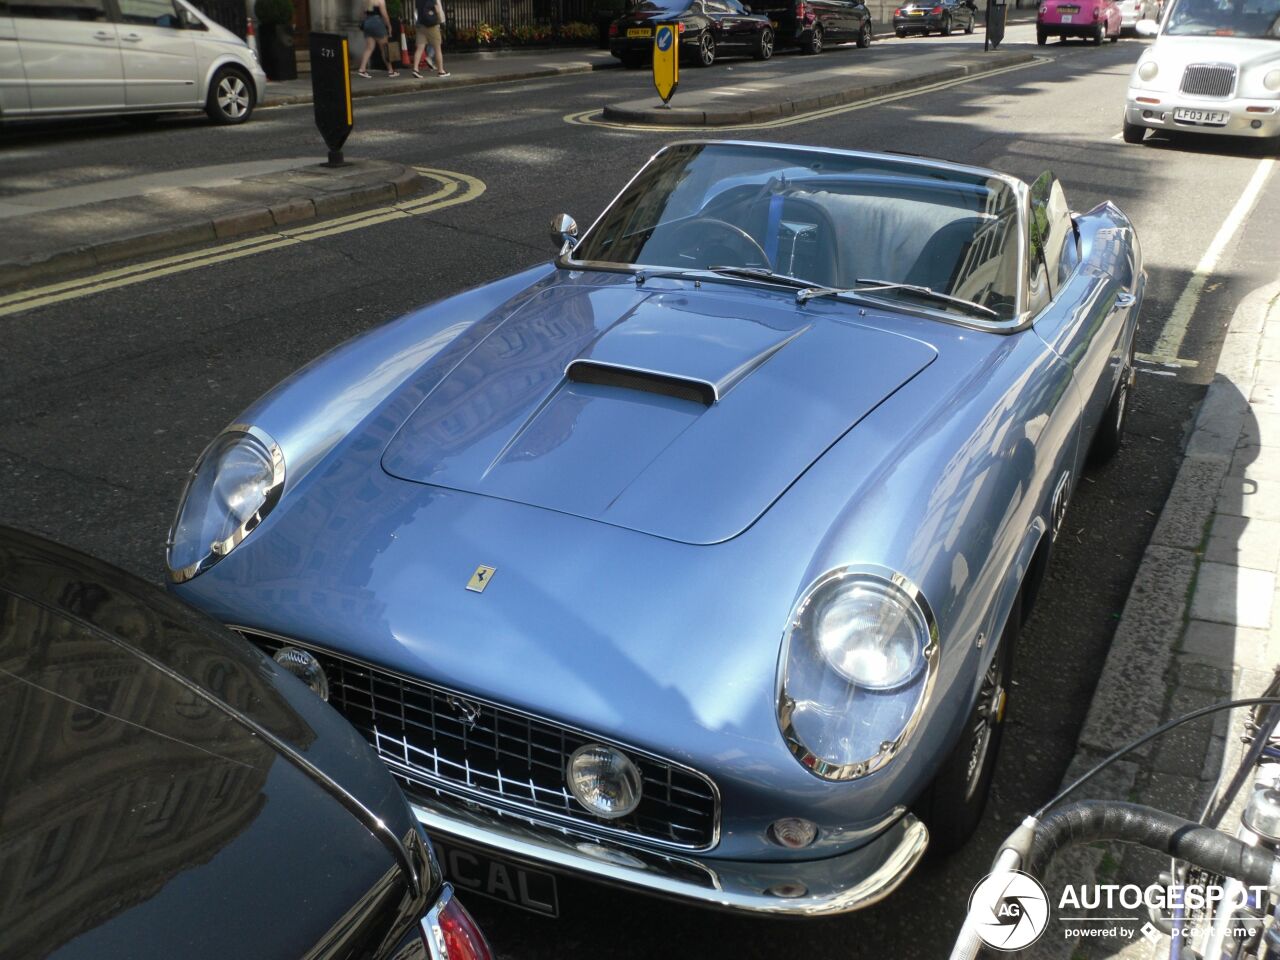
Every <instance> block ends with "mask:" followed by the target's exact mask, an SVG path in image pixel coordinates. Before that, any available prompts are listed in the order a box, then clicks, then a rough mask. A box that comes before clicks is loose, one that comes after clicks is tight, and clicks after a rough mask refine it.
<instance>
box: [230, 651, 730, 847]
mask: <svg viewBox="0 0 1280 960" xmlns="http://www.w3.org/2000/svg"><path fill="white" fill-rule="evenodd" d="M239 632H240V633H241V634H242V635H243V636H244V637H245V638H246V639H248V640H249V641H251V642H252V643H254V644H255V645H257V646H259V647H261V648H263V649H264V650H266V651H267V652H268V653H274V652H275V651H276V650H278V649H279V648H280V647H282V646H284V645H285V641H283V640H280V639H278V638H275V637H269V636H264V635H262V634H258V633H254V632H252V631H249V630H243V629H242V630H240V631H239ZM289 642H290V643H293V641H289ZM298 645H299V646H307V649H309V650H311V652H312V653H314V654H315V656H316V658H317V659H318V660H319V661H320V664H321V666H322V667H324V671H325V674H326V675H327V677H328V680H329V704H330V706H332V707H334V708H335V709H336V710H337V711H338V712H339V713H341V714H342V715H343V716H344V717H346V719H347V720H348V722H350V723H351V725H352V726H354V727H355V728H356V729H357V730H358V731H360V733H361V734H362V735H363V736H364V737H365V738H366V739H367V740H368V741H369V743H370V744H372V745H373V747H374V748H375V749H376V750H377V751H378V754H379V755H380V756H381V757H382V759H383V761H384V762H386V764H387V766H388V767H389V768H390V769H391V772H392V773H393V774H395V776H396V778H397V779H398V780H399V781H400V782H401V783H402V785H404V786H405V788H406V792H407V793H409V794H410V795H411V796H412V794H413V792H414V791H415V789H418V788H425V789H429V790H431V792H432V793H433V794H436V793H437V792H438V791H441V790H443V791H444V792H446V793H449V794H451V795H455V796H457V795H461V796H464V797H466V798H467V799H469V800H479V801H481V802H483V801H485V800H489V801H492V802H493V803H494V804H496V805H498V806H500V807H511V806H514V807H517V808H521V809H524V810H527V811H534V812H536V813H538V814H541V815H543V818H544V819H551V820H555V821H558V822H560V823H566V822H568V823H575V824H581V825H586V826H589V827H590V831H591V832H592V833H596V834H605V835H610V836H623V837H626V836H630V837H641V838H643V839H645V840H648V841H650V842H652V843H656V844H660V845H663V846H670V847H678V848H681V849H687V850H706V849H709V848H710V847H712V846H714V845H715V843H716V840H717V833H718V829H717V828H718V823H719V814H720V812H719V801H718V795H717V792H716V789H715V787H714V785H713V784H712V783H711V781H710V780H708V779H707V778H706V777H704V776H703V775H701V774H699V773H695V772H694V771H692V770H690V769H688V768H687V767H682V766H677V765H676V764H673V763H671V762H669V761H666V760H662V759H659V758H658V757H654V756H651V755H649V754H645V753H641V752H640V751H637V750H634V749H632V748H630V747H626V746H624V745H622V744H615V745H616V746H618V747H619V748H620V749H622V750H623V751H624V752H626V754H627V755H628V756H629V757H630V758H631V760H632V761H633V762H634V763H635V764H636V766H637V767H638V768H639V770H640V774H641V778H642V781H643V790H642V793H641V800H640V805H639V806H638V807H637V808H636V810H635V812H633V813H631V814H629V815H628V816H626V817H620V818H617V819H612V820H604V819H602V818H599V817H596V816H594V815H592V814H591V813H589V812H588V811H587V810H586V809H585V808H583V807H582V806H581V804H579V803H578V801H577V800H576V799H575V798H574V796H573V794H571V793H570V792H569V790H568V788H567V787H566V786H565V780H564V774H565V768H566V767H567V766H568V763H569V757H570V755H571V754H572V753H573V752H574V751H575V750H576V749H578V747H581V746H583V745H584V744H587V743H596V742H609V741H601V740H599V739H598V738H595V737H592V736H590V735H589V734H586V733H582V732H580V731H577V730H573V729H570V728H567V727H563V726H560V725H559V724H556V723H552V722H551V721H548V720H543V719H540V718H537V717H533V716H530V715H528V714H525V713H521V712H519V711H516V710H511V709H507V708H505V707H499V706H496V705H494V704H490V703H484V702H482V701H478V700H474V699H472V698H469V697H464V696H462V695H460V694H456V693H454V692H452V691H449V690H445V689H443V688H440V687H436V686H434V685H432V684H428V683H423V682H422V681H420V680H410V679H407V678H404V677H400V676H399V675H397V674H393V673H389V672H387V671H383V670H379V669H377V668H375V667H371V666H369V665H367V664H363V663H358V662H356V661H353V660H348V659H346V658H344V657H337V656H334V655H333V654H330V653H327V652H325V651H321V650H318V649H316V648H314V647H310V646H308V645H305V644H298Z"/></svg>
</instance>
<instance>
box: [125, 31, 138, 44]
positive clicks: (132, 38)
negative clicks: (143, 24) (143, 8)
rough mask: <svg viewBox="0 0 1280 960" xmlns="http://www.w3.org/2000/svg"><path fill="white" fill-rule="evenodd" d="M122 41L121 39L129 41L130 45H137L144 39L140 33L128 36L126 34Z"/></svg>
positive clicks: (128, 34)
mask: <svg viewBox="0 0 1280 960" xmlns="http://www.w3.org/2000/svg"><path fill="white" fill-rule="evenodd" d="M120 39H121V40H128V41H129V42H130V43H137V42H138V41H139V40H141V39H142V34H140V33H126V34H125V35H124V36H123V37H121V38H120Z"/></svg>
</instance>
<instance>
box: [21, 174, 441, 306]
mask: <svg viewBox="0 0 1280 960" xmlns="http://www.w3.org/2000/svg"><path fill="white" fill-rule="evenodd" d="M317 154H319V156H311V157H301V158H297V157H295V158H290V159H287V160H267V161H258V162H253V163H229V164H220V165H217V166H207V167H196V168H193V169H187V170H176V171H173V172H170V173H159V174H148V175H146V176H140V177H129V178H126V179H121V180H108V181H105V182H99V183H92V184H87V185H84V186H78V187H67V188H63V189H58V190H43V191H36V192H31V193H24V194H19V195H16V196H13V197H7V198H4V199H3V200H0V290H5V289H8V288H12V287H14V286H17V285H20V284H26V283H32V282H35V281H38V280H41V279H45V278H48V277H51V276H55V275H58V276H62V275H66V274H68V273H71V272H73V271H78V270H90V269H94V268H96V267H102V266H106V265H108V264H113V263H117V262H119V261H122V260H128V259H131V258H134V257H140V256H145V255H147V254H153V253H158V252H161V251H167V250H175V249H178V248H180V247H189V246H194V245H196V244H203V243H212V242H214V241H217V240H226V239H230V238H232V237H239V236H244V235H246V234H251V233H258V232H260V231H263V230H271V229H275V228H278V227H282V226H286V225H296V224H300V223H304V222H306V221H308V220H315V219H317V218H322V217H333V216H337V215H338V214H341V213H347V212H349V211H352V210H355V209H357V208H360V207H367V206H372V205H374V204H378V203H395V202H396V201H397V200H403V199H404V198H406V197H409V196H412V195H413V194H415V193H418V192H420V191H421V190H422V189H423V187H424V186H425V183H424V180H423V178H422V177H421V176H420V175H419V174H418V173H417V171H415V170H413V169H412V168H410V167H406V166H404V165H402V164H399V163H389V162H387V161H383V160H353V161H351V162H350V163H349V164H348V165H347V166H344V167H338V168H335V169H329V168H327V167H325V166H323V165H322V164H321V162H320V161H321V159H322V157H323V152H322V151H320V150H317Z"/></svg>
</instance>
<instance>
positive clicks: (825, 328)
mask: <svg viewBox="0 0 1280 960" xmlns="http://www.w3.org/2000/svg"><path fill="white" fill-rule="evenodd" d="M933 358H934V351H933V348H932V347H930V346H929V345H927V344H925V343H922V342H920V341H919V340H915V339H913V338H910V337H905V336H901V335H899V334H896V333H889V332H887V331H884V330H877V329H874V328H871V327H866V326H861V325H857V324H852V323H846V322H836V321H833V320H831V319H826V318H821V317H820V316H818V315H815V314H814V312H812V311H803V310H798V309H797V308H796V307H795V305H794V303H793V302H792V301H790V299H787V300H785V301H783V300H781V298H779V297H778V296H777V295H776V294H773V293H758V292H755V291H726V290H722V289H716V290H705V289H704V290H701V291H698V292H695V293H680V292H670V293H668V292H665V291H664V292H660V293H653V292H650V291H636V290H626V289H624V288H610V289H608V290H607V291H606V290H603V289H596V290H594V291H592V290H590V289H583V288H582V287H578V288H571V287H568V286H567V285H566V286H564V287H558V288H552V289H551V290H548V291H547V292H546V293H545V294H544V295H543V296H542V297H540V298H539V299H538V300H537V301H535V302H532V303H530V304H528V305H527V306H526V307H524V308H522V309H521V310H520V311H518V312H517V313H516V314H514V315H513V316H511V317H510V318H508V319H507V320H506V321H505V322H504V323H503V324H502V326H501V327H499V328H498V329H496V330H495V331H494V332H493V333H492V334H491V335H490V336H489V337H487V338H486V339H485V340H484V341H483V342H482V343H480V344H478V345H477V346H476V348H475V349H474V350H473V351H472V353H471V354H469V355H468V356H467V357H466V358H465V359H464V360H462V361H461V362H460V363H458V364H457V366H456V367H454V368H453V369H452V370H450V371H449V372H448V373H447V374H445V375H444V376H443V377H442V379H441V380H440V381H439V382H438V383H437V385H436V386H435V387H434V388H433V389H432V391H431V392H430V393H429V394H428V395H427V396H426V398H425V399H424V400H423V401H422V403H421V405H420V406H419V407H418V409H417V410H416V411H414V413H413V414H412V415H411V416H410V417H409V419H408V420H407V421H405V423H404V424H403V425H402V426H401V428H400V430H399V431H398V432H397V434H396V436H395V437H394V438H393V439H392V441H391V443H390V444H389V445H388V446H387V449H386V450H385V452H384V454H383V458H382V466H383V469H385V470H386V471H387V472H388V473H389V474H391V475H392V476H395V477H400V478H402V479H404V480H412V481H415V482H418V483H427V484H433V485H435V486H440V487H446V488H449V489H453V490H461V491H465V492H468V493H475V494H481V495H484V496H489V497H496V498H500V499H503V500H510V501H513V502H516V503H524V504H528V505H530V506H535V507H541V508H543V509H547V510H555V511H558V512H560V513H566V514H570V515H573V516H577V517H583V518H585V519H589V520H597V521H601V522H604V523H611V524H614V525H616V526H619V527H625V528H628V529H631V530H637V531H640V532H643V533H648V534H652V535H654V536H660V537H666V538H668V539H671V540H679V541H683V542H686V543H718V542H720V541H722V540H727V539H729V538H730V537H733V536H736V535H737V534H739V533H741V532H742V531H743V530H744V529H746V527H748V526H750V525H751V523H753V522H754V521H755V520H756V518H757V517H759V516H760V514H762V513H763V512H764V511H765V510H767V509H768V508H769V506H770V504H772V503H773V502H774V501H775V500H776V499H777V498H778V497H780V496H781V495H782V494H783V493H784V492H785V491H786V489H787V487H789V486H790V485H791V484H792V483H794V482H795V479H796V477H798V476H799V475H800V474H801V473H803V472H804V471H805V470H806V469H808V467H809V465H810V464H811V463H813V462H814V461H815V460H816V459H817V458H818V457H820V456H821V455H822V453H823V451H825V450H826V449H827V447H829V446H830V445H831V444H832V443H834V442H835V441H836V440H838V439H839V438H840V436H841V435H843V434H844V433H845V432H846V431H847V430H849V429H850V428H851V427H853V425H854V424H856V423H857V422H858V421H859V420H861V419H862V418H863V417H864V416H866V414H867V413H868V412H869V411H871V410H872V409H874V408H875V407H876V406H878V405H879V404H880V403H881V402H882V401H883V400H884V398H885V397H887V396H888V395H889V394H891V393H893V392H894V391H895V390H897V389H898V388H899V387H900V386H902V384H903V383H905V382H906V381H907V380H910V379H911V378H912V377H914V376H915V375H916V374H917V373H919V372H920V371H921V370H922V369H924V368H925V367H926V366H928V365H929V363H931V362H932V361H933Z"/></svg>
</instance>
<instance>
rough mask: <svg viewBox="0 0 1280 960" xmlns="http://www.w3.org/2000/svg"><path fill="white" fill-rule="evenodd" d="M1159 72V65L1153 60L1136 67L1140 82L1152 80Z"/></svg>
mask: <svg viewBox="0 0 1280 960" xmlns="http://www.w3.org/2000/svg"><path fill="white" fill-rule="evenodd" d="M1159 72H1160V65H1159V64H1157V63H1156V62H1155V61H1154V60H1148V61H1146V63H1143V64H1142V65H1141V66H1139V67H1138V77H1139V78H1140V79H1142V80H1148V81H1150V80H1154V79H1155V78H1156V74H1158V73H1159Z"/></svg>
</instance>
